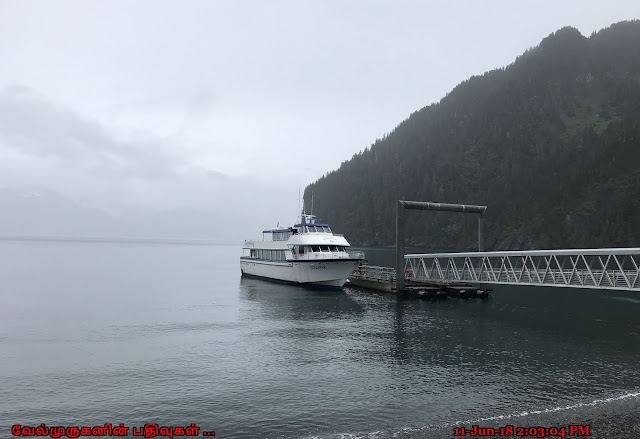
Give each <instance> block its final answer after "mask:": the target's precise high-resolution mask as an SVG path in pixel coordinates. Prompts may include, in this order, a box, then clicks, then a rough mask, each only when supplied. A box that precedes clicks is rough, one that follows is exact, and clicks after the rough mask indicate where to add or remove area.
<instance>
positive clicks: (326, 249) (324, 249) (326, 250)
mask: <svg viewBox="0 0 640 439" xmlns="http://www.w3.org/2000/svg"><path fill="white" fill-rule="evenodd" d="M322 251H325V252H330V251H331V247H329V246H328V245H323V246H322Z"/></svg>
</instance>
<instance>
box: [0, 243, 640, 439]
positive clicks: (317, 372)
mask: <svg viewBox="0 0 640 439" xmlns="http://www.w3.org/2000/svg"><path fill="white" fill-rule="evenodd" d="M240 254H241V252H240V249H239V248H237V247H231V246H215V245H210V246H204V245H203V246H198V245H160V244H158V245H154V244H149V243H146V244H122V243H120V244H109V243H100V244H97V243H77V242H76V243H74V242H67V243H65V242H11V241H4V242H0V437H10V436H11V434H10V426H11V425H13V424H23V425H39V424H40V423H42V422H44V423H46V424H48V425H90V426H93V425H104V423H107V422H109V423H113V424H119V423H125V424H126V425H128V426H142V425H144V424H145V423H150V422H155V423H158V424H161V425H190V424H191V423H195V424H196V425H198V426H200V427H201V428H202V429H205V430H214V431H215V432H216V436H218V437H223V438H310V437H318V438H338V437H363V438H391V437H400V438H421V437H435V436H437V435H438V434H441V435H442V434H444V433H447V434H445V435H444V436H442V437H450V433H449V432H451V431H452V429H451V428H452V427H451V426H453V425H455V423H456V422H460V421H465V422H467V423H466V424H463V425H470V422H471V421H474V420H482V419H485V420H486V419H487V418H495V417H498V418H497V419H498V421H497V422H499V423H500V422H502V423H506V419H508V420H509V423H513V421H514V420H519V422H520V423H522V424H528V423H532V425H539V424H542V425H546V426H551V425H561V424H564V423H566V422H568V421H567V420H568V419H580V416H582V414H584V416H589V417H592V416H593V415H594V413H595V414H596V415H597V414H598V413H606V412H607V411H615V412H628V413H631V414H634V413H638V411H639V407H640V403H639V396H638V395H639V394H640V367H639V366H640V318H639V317H640V295H638V294H632V293H621V292H600V291H585V290H567V289H543V288H524V287H520V288H511V287H510V288H507V287H499V288H496V289H495V291H494V293H493V295H492V297H491V299H490V300H487V301H475V300H458V299H449V300H447V301H442V302H426V301H412V300H407V301H403V302H399V303H398V302H396V300H395V297H393V296H387V295H381V294H372V293H367V292H362V291H358V290H355V289H350V288H346V289H344V290H343V291H340V292H327V291H317V290H308V289H304V288H300V287H296V286H288V285H281V284H274V283H268V282H264V281H260V280H254V279H241V277H240V270H239V264H238V257H239V256H240ZM368 256H369V260H370V262H371V263H372V264H376V263H384V262H386V260H391V259H392V254H391V253H390V251H389V250H371V251H369V254H368ZM385 258H386V259H385ZM489 421H490V420H487V421H480V423H481V424H482V423H483V422H489ZM476 423H477V422H476ZM595 427H597V426H595ZM438 437H440V436H438ZM619 437H626V436H625V434H620V436H619Z"/></svg>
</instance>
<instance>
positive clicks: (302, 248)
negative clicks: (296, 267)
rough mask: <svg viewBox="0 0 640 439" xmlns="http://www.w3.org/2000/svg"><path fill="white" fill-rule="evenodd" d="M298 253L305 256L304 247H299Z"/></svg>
mask: <svg viewBox="0 0 640 439" xmlns="http://www.w3.org/2000/svg"><path fill="white" fill-rule="evenodd" d="M298 253H300V254H301V255H303V254H304V247H303V246H301V247H298Z"/></svg>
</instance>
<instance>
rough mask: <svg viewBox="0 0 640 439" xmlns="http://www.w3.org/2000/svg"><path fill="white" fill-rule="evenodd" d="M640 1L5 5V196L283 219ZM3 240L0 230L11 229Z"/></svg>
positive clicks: (1, 107)
mask: <svg viewBox="0 0 640 439" xmlns="http://www.w3.org/2000/svg"><path fill="white" fill-rule="evenodd" d="M634 18H640V2H638V1H637V0H635V1H612V0H609V1H585V0H582V1H557V0H555V1H541V0H537V1H513V0H509V1H466V2H459V1H439V2H431V1H426V0H423V1H398V0H394V1H346V0H336V1H301V0H295V1H264V0H261V1H237V0H233V1H232V0H229V1H213V0H212V1H204V0H203V1H188V0H180V1H178V0H175V1H162V0H148V1H143V0H136V1H113V0H109V1H106V0H105V1H88V0H78V1H38V2H35V1H25V0H15V1H0V65H1V66H2V67H1V68H0V188H13V189H22V188H24V189H25V190H29V191H31V192H33V191H36V192H37V190H39V189H40V188H43V189H48V190H50V191H54V192H56V193H59V194H60V195H61V196H63V197H65V198H68V199H69V200H71V201H73V202H76V203H79V204H82V205H86V206H92V207H99V208H102V209H106V210H108V211H110V212H112V213H114V214H118V215H124V216H126V215H127V212H128V211H129V210H128V209H133V208H136V209H150V210H171V209H180V208H189V209H191V210H219V209H221V208H224V209H233V210H234V211H236V212H237V213H238V214H240V215H245V216H249V215H250V216H251V217H252V218H253V220H252V222H253V223H255V226H256V230H258V229H260V228H262V227H271V226H275V223H276V222H277V221H280V222H286V223H289V222H291V221H293V220H294V219H295V215H296V213H297V211H298V189H299V187H302V189H303V190H304V187H305V185H307V184H308V183H310V182H312V181H314V180H315V179H317V178H318V177H320V176H321V175H322V174H324V173H326V172H328V171H331V170H333V169H336V168H337V167H338V166H339V165H340V163H341V162H343V161H344V160H347V159H349V158H350V157H351V156H352V155H353V154H354V153H356V152H358V151H360V150H362V149H364V148H365V147H367V146H369V145H370V144H371V143H373V142H374V141H375V139H376V138H379V137H381V136H383V135H384V134H385V133H387V132H389V131H391V130H392V129H393V128H394V127H395V126H396V125H397V124H398V123H399V122H401V121H402V120H403V119H405V118H406V117H407V116H408V115H409V114H410V113H411V112H413V111H416V110H418V109H420V108H422V107H424V106H425V105H428V104H430V103H433V102H437V101H439V100H440V99H441V98H442V97H443V96H444V95H445V94H446V93H447V92H448V91H450V90H451V89H452V88H453V87H455V85H457V84H458V83H459V82H461V81H463V80H465V79H467V78H468V77H470V76H472V75H474V74H482V73H483V72H484V71H487V70H491V69H494V68H497V67H502V66H505V65H507V64H509V63H511V62H513V60H514V59H515V58H516V56H518V55H519V54H521V53H522V52H523V51H525V50H526V49H527V48H529V47H531V46H535V45H537V44H538V43H539V42H540V40H541V39H542V38H544V37H545V36H547V35H549V34H550V33H551V32H554V31H556V30H557V29H559V28H561V27H563V26H568V25H570V26H574V27H576V28H578V29H579V30H580V31H581V32H582V33H583V35H586V36H588V35H590V34H591V33H592V32H593V31H596V30H599V29H601V28H603V27H606V26H609V25H611V24H612V23H615V22H617V21H621V20H628V19H634ZM0 234H2V233H0Z"/></svg>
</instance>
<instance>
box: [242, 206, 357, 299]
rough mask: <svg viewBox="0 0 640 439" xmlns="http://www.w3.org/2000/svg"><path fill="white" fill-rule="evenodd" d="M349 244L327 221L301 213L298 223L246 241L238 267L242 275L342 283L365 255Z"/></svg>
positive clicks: (306, 282)
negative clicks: (258, 238) (319, 220)
mask: <svg viewBox="0 0 640 439" xmlns="http://www.w3.org/2000/svg"><path fill="white" fill-rule="evenodd" d="M349 247H350V245H349V242H348V241H347V240H346V239H345V237H344V236H343V235H340V234H336V233H333V232H332V231H331V228H330V227H329V224H321V223H316V222H315V217H314V216H313V215H305V214H303V216H302V219H301V222H300V224H296V225H294V226H292V227H285V228H279V227H278V228H275V229H271V230H265V231H263V232H262V240H248V241H245V243H244V246H243V256H242V257H241V258H240V269H241V271H242V275H243V276H244V275H249V276H256V277H264V278H268V279H275V280H280V281H286V282H293V283H300V284H309V285H323V286H331V287H341V286H343V285H344V283H345V282H346V281H347V278H348V277H349V275H350V274H351V273H352V272H353V270H355V268H356V267H357V266H358V264H359V263H360V262H361V261H362V260H363V259H364V253H362V252H350V251H348V249H349Z"/></svg>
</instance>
